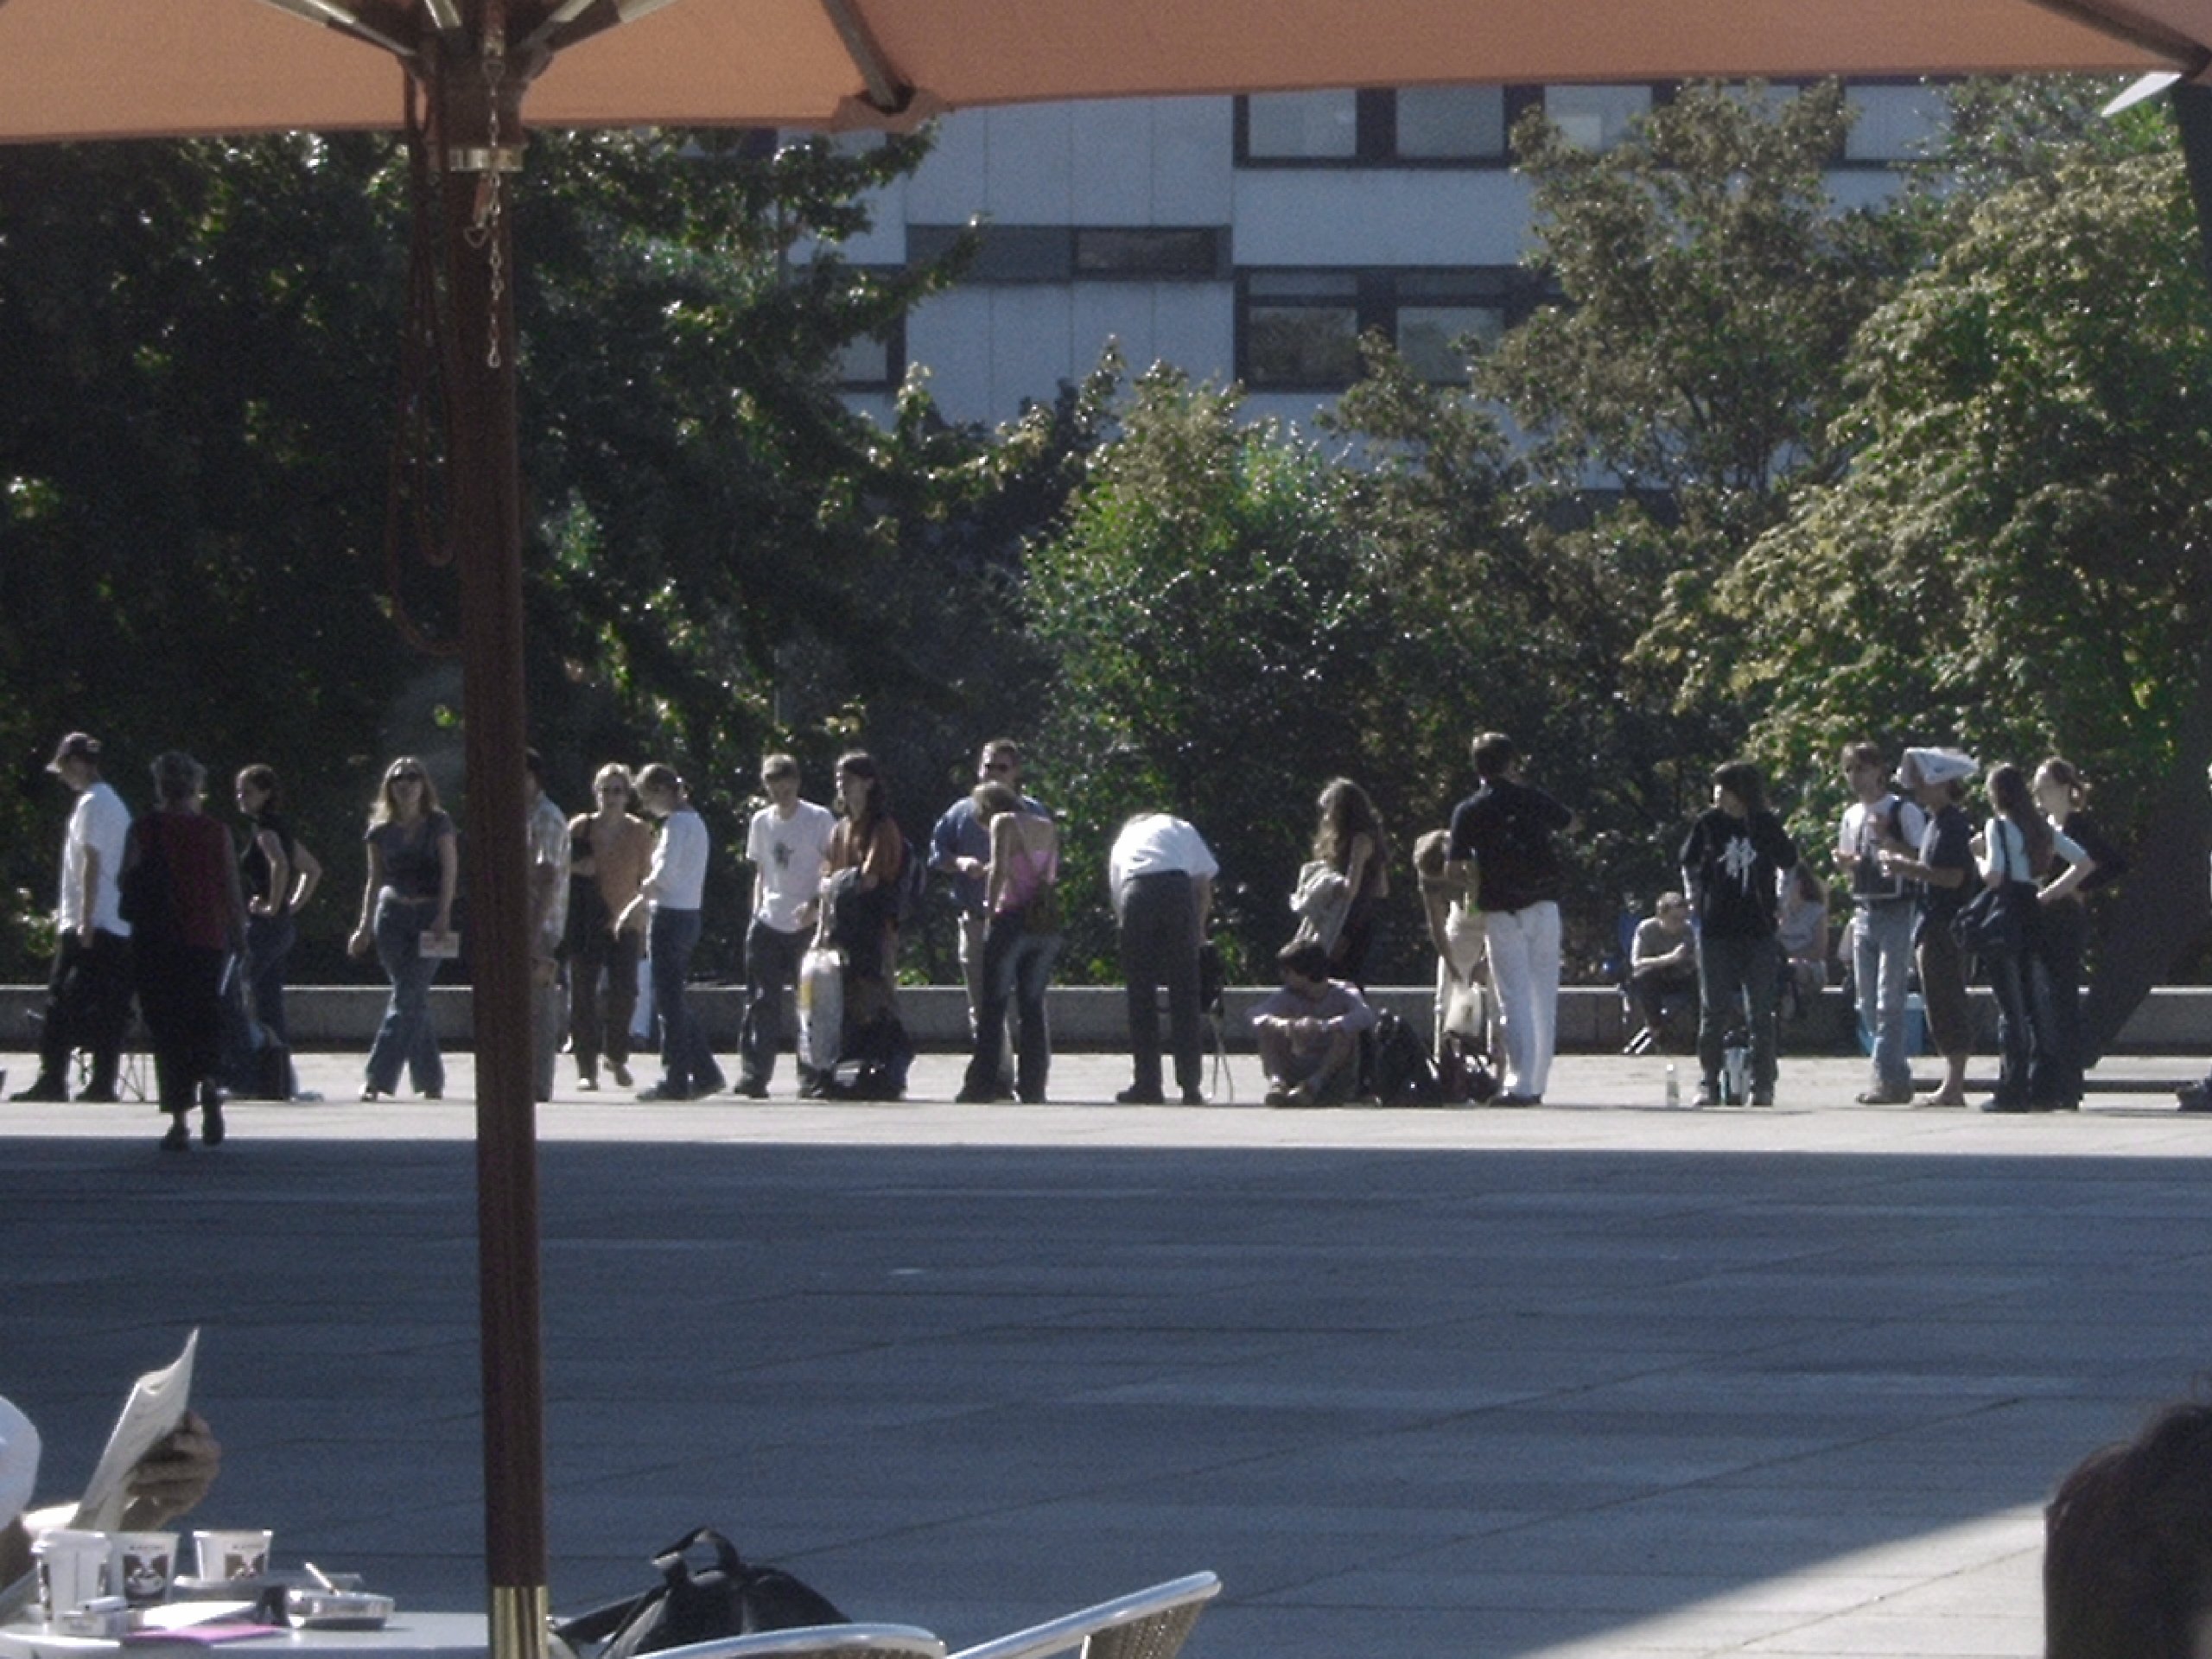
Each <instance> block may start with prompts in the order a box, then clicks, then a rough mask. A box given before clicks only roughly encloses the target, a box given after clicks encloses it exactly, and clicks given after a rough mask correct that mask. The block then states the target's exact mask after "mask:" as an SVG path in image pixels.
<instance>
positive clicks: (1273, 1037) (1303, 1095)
mask: <svg viewBox="0 0 2212 1659" xmlns="http://www.w3.org/2000/svg"><path fill="white" fill-rule="evenodd" d="M1275 965H1276V966H1277V967H1278V968H1280V969H1281V970H1282V988H1281V990H1279V991H1277V992H1275V993H1274V995H1271V996H1269V997H1268V999H1267V1000H1266V1001H1263V1002H1262V1003H1261V1004H1260V1005H1259V1007H1255V1008H1254V1009H1253V1010H1252V1029H1253V1030H1254V1032H1255V1033H1257V1034H1258V1037H1259V1039H1260V1068H1261V1070H1262V1071H1265V1072H1266V1073H1267V1076H1268V1094H1267V1102H1268V1105H1270V1106H1334V1105H1338V1104H1341V1103H1343V1102H1344V1101H1347V1100H1349V1099H1351V1096H1352V1091H1353V1090H1354V1089H1355V1088H1356V1087H1357V1084H1358V1082H1359V1033H1361V1032H1363V1031H1370V1030H1372V1029H1373V1028H1374V1026H1375V1011H1374V1010H1373V1009H1372V1008H1370V1007H1368V1006H1367V1002H1366V999H1364V998H1363V997H1362V996H1361V995H1360V994H1359V993H1358V992H1357V990H1355V989H1353V988H1352V987H1351V986H1350V985H1348V984H1346V983H1345V982H1344V981H1343V980H1340V979H1331V978H1330V977H1329V954H1328V952H1327V951H1325V950H1322V949H1321V947H1320V946H1319V945H1318V944H1313V942H1311V941H1310V940H1309V941H1306V942H1305V943H1303V944H1290V945H1287V946H1285V947H1284V948H1283V950H1282V951H1281V954H1280V955H1279V956H1277V957H1276V958H1275Z"/></svg>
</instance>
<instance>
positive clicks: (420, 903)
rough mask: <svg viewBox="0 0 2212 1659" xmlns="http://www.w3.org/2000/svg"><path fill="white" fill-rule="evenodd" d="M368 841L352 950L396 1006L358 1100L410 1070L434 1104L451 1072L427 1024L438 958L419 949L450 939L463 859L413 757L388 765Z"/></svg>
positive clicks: (372, 1052)
mask: <svg viewBox="0 0 2212 1659" xmlns="http://www.w3.org/2000/svg"><path fill="white" fill-rule="evenodd" d="M362 839H363V841H364V842H365V843H366V845H367V847H368V852H369V879H368V883H367V885H366V886H365V887H364V888H363V889H362V892H361V919H360V923H359V925H358V926H356V927H355V928H354V930H353V939H352V941H351V942H350V944H348V946H347V949H349V950H351V951H352V952H353V954H354V955H355V956H357V957H365V956H367V955H368V954H369V952H370V951H371V950H374V951H375V952H376V954H377V959H378V961H379V962H380V963H383V964H384V971H385V977H386V978H387V979H389V980H390V981H391V1001H390V1002H389V1003H387V1004H386V1005H385V1011H384V1023H383V1024H382V1025H381V1026H379V1027H378V1028H377V1036H376V1041H375V1042H374V1043H373V1044H372V1046H370V1049H369V1065H368V1075H367V1077H366V1080H365V1082H364V1083H363V1084H362V1086H361V1098H362V1099H363V1100H375V1099H377V1098H378V1096H384V1095H391V1094H395V1093H397V1091H398V1089H399V1069H400V1067H401V1066H402V1065H405V1066H406V1068H407V1072H408V1076H409V1077H410V1078H411V1079H412V1081H413V1083H414V1084H415V1088H416V1092H417V1093H419V1094H420V1095H421V1096H423V1099H425V1100H438V1099H441V1098H442V1097H443V1096H444V1094H445V1087H446V1067H445V1059H444V1058H443V1057H442V1055H440V1054H439V1052H438V1033H437V1029H436V1027H435V1026H434V1025H433V1024H432V1022H431V1020H430V982H431V981H432V980H433V979H435V978H436V977H437V972H438V963H439V961H440V957H438V956H433V955H427V954H425V952H424V950H423V946H424V944H426V943H429V942H435V941H444V940H449V939H450V938H452V935H453V897H454V883H455V880H456V879H457V877H458V874H459V872H460V868H461V859H460V854H459V850H458V847H457V843H456V840H455V836H454V826H453V820H452V819H451V818H449V817H447V816H446V815H445V814H444V813H443V812H442V811H441V810H438V791H437V790H436V789H435V787H434V786H433V785H431V783H430V780H429V777H428V776H427V775H426V774H425V773H424V772H423V763H422V762H421V761H420V760H416V759H415V757H414V756H412V755H402V756H401V757H400V758H399V759H398V760H395V761H393V762H392V763H391V765H390V766H387V767H385V774H384V785H383V787H382V788H381V789H380V790H378V793H377V804H376V805H375V807H374V808H373V809H372V811H371V812H370V814H369V829H368V833H367V834H366V835H365V836H363V837H362Z"/></svg>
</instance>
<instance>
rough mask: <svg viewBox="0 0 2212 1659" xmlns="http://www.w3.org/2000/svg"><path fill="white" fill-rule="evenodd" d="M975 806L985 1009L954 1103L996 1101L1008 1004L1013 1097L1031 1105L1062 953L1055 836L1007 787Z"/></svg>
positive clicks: (984, 790)
mask: <svg viewBox="0 0 2212 1659" xmlns="http://www.w3.org/2000/svg"><path fill="white" fill-rule="evenodd" d="M973 798H974V800H975V803H976V818H977V819H978V820H979V821H980V822H981V823H982V825H983V827H984V828H985V829H986V830H988V833H989V835H990V837H991V861H990V865H989V867H988V873H987V874H986V876H985V879H984V888H983V908H984V910H985V911H986V912H988V915H989V917H990V925H989V928H988V931H987V932H986V933H985V934H984V936H983V1003H982V1007H980V1008H978V1009H977V1010H976V1046H975V1052H973V1053H972V1054H971V1055H970V1056H969V1061H968V1077H967V1080H966V1082H965V1083H963V1084H962V1086H961V1090H960V1093H959V1095H958V1096H957V1098H958V1099H959V1100H961V1101H963V1102H966V1103H977V1102H983V1101H990V1100H995V1099H998V1098H999V1097H1000V1096H999V1091H1000V1089H1001V1086H1002V1085H1001V1084H1000V1083H999V1079H998V1067H999V1053H1000V1050H1001V1047H1002V1046H1003V1045H1004V1042H1005V1038H1004V1036H1003V1034H1002V1033H1004V1031H1005V1029H1006V1020H1007V1005H1008V1004H1009V1003H1011V1004H1012V1005H1013V1007H1014V1017H1015V1023H1016V1026H1017V1028H1018V1030H1019V1032H1020V1036H1019V1038H1018V1039H1017V1040H1016V1042H1015V1044H1014V1094H1015V1095H1016V1096H1018V1097H1019V1098H1020V1099H1021V1100H1024V1101H1027V1102H1029V1103H1036V1102H1039V1101H1041V1100H1043V1099H1044V1098H1045V1077H1046V1071H1048V1070H1049V1069H1050V1067H1051V1065H1052V1036H1051V1033H1049V1032H1048V1031H1047V1030H1046V1025H1045V989H1046V986H1047V985H1049V984H1050V983H1051V982H1052V957H1053V956H1054V954H1055V953H1057V952H1058V950H1059V948H1060V906H1059V894H1058V881H1059V879H1060V841H1059V832H1058V830H1057V829H1054V828H1053V825H1052V820H1051V819H1050V818H1047V817H1039V816H1038V815H1037V814H1035V813H1033V812H1024V811H1023V810H1021V798H1020V796H1019V795H1016V794H1015V793H1014V791H1012V790H1011V789H1008V788H1007V786H1006V785H1004V784H996V783H993V784H984V785H982V786H980V787H979V788H978V789H977V790H976V792H975V795H974V797H973Z"/></svg>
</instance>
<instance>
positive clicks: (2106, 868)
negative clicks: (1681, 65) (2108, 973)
mask: <svg viewBox="0 0 2212 1659" xmlns="http://www.w3.org/2000/svg"><path fill="white" fill-rule="evenodd" d="M2035 795H2036V804H2037V806H2038V807H2039V808H2041V809H2042V810H2043V814H2044V817H2047V818H2049V819H2050V823H2051V826H2052V828H2054V829H2056V830H2057V831H2058V833H2059V834H2061V835H2063V836H2065V837H2066V838H2067V839H2068V840H2069V841H2071V842H2074V843H2075V845H2076V846H2078V847H2079V848H2081V849H2082V851H2083V852H2085V853H2087V854H2088V855H2089V861H2090V863H2091V865H2092V866H2093V867H2094V868H2092V869H2091V870H2090V872H2089V874H2088V876H2087V877H2086V878H2084V879H2083V880H2082V883H2081V885H2080V886H2079V887H2075V889H2074V890H2073V891H2072V892H2071V893H2066V894H2064V895H2063V896H2062V897H2060V898H2058V899H2054V900H2052V901H2050V903H2047V904H2045V905H2044V906H2043V907H2042V915H2041V918H2040V919H2041V921H2042V923H2043V926H2042V929H2041V931H2040V932H2039V934H2038V936H2037V941H2036V945H2037V957H2038V959H2039V961H2040V963H2041V965H2042V969H2043V973H2042V976H2041V978H2040V979H2039V981H2038V982H2037V990H2038V992H2039V993H2040V995H2039V997H2038V1000H2039V1001H2044V1003H2045V1005H2046V1006H2045V1007H2044V1008H2043V1009H2042V1010H2041V1011H2040V1013H2041V1017H2042V1018H2043V1019H2044V1021H2045V1023H2046V1024H2047V1027H2048V1028H2049V1029H2050V1031H2051V1033H2053V1036H2054V1038H2055V1039H2056V1043H2055V1052H2056V1054H2057V1055H2058V1056H2059V1057H2060V1058H2059V1059H2058V1062H2057V1070H2058V1071H2060V1073H2061V1075H2059V1076H2058V1077H2056V1078H2055V1079H2054V1082H2055V1083H2056V1086H2057V1090H2058V1094H2057V1098H2056V1099H2055V1100H2054V1101H2052V1102H2050V1104H2053V1105H2056V1106H2059V1107H2062V1108H2067V1109H2075V1108H2078V1107H2079V1106H2080V1105H2081V1103H2082V1069H2083V1068H2084V1067H2085V1066H2086V1065H2088V1058H2089V1057H2088V1055H2087V1054H2085V1053H2084V1052H2082V945H2083V943H2084V941H2085V940H2086V939H2087V938H2088V931H2089V911H2088V905H2086V904H2085V903H2083V902H2082V894H2084V893H2092V892H2094V891H2095V890H2096V889H2097V888H2099V887H2104V886H2107V884H2109V883H2111V882H2113V881H2116V880H2119V879H2120V877H2121V876H2122V875H2123V874H2126V870H2127V860H2126V856H2125V855H2122V854H2121V852H2120V849H2118V848H2116V847H2114V846H2113V844H2112V843H2111V842H2109V841H2107V840H2106V839H2105V837H2104V834H2103V832H2102V831H2101V830H2100V829H2098V828H2097V826H2096V824H2095V823H2094V821H2093V820H2092V819H2091V818H2090V817H2089V815H2088V812H2086V811H2084V810H2082V803H2083V802H2084V801H2086V800H2088V798H2089V785H2088V782H2087V781H2086V780H2085V779H2083V778H2082V774H2081V772H2080V771H2079V770H2078V769H2076V768H2075V766H2074V764H2073V763H2072V762H2071V761H2069V760H2061V759H2060V758H2059V757H2058V756H2056V755H2053V756H2051V757H2050V760H2046V761H2044V763H2043V765H2041V766H2037V768H2036V782H2035Z"/></svg>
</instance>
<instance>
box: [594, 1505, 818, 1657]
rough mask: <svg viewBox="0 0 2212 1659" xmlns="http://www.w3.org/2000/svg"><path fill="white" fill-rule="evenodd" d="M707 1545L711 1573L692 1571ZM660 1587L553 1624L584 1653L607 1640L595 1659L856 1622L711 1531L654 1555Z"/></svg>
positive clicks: (686, 1537) (706, 1569)
mask: <svg viewBox="0 0 2212 1659" xmlns="http://www.w3.org/2000/svg"><path fill="white" fill-rule="evenodd" d="M702 1545H705V1546H709V1547H710V1548H712V1549H713V1550H714V1553H715V1562H714V1565H713V1566H711V1567H704V1568H702V1569H700V1570H698V1571H696V1572H695V1571H693V1569H692V1566H691V1560H690V1554H691V1552H692V1551H693V1550H694V1549H696V1548H699V1547H700V1546H702ZM653 1566H654V1567H657V1568H658V1569H659V1572H660V1575H661V1581H660V1582H659V1583H658V1584H657V1585H655V1586H653V1587H652V1589H650V1590H648V1591H646V1592H645V1593H644V1594H643V1595H639V1596H632V1597H629V1598H627V1599H625V1600H622V1601H614V1602H609V1603H608V1604H607V1605H606V1606H604V1607H595V1608H594V1609H593V1610H592V1611H589V1612H588V1613H579V1614H578V1615H577V1616H576V1617H575V1618H571V1619H569V1620H567V1621H565V1622H563V1623H561V1624H555V1625H554V1626H553V1634H554V1635H556V1636H557V1637H560V1638H561V1639H562V1640H563V1642H565V1643H568V1644H569V1646H570V1647H571V1648H573V1649H578V1650H579V1651H581V1650H582V1649H584V1648H585V1647H587V1646H588V1645H589V1644H590V1643H594V1642H604V1643H606V1645H605V1646H604V1647H601V1649H599V1650H598V1652H597V1654H596V1655H594V1659H630V1656H631V1655H632V1654H640V1653H655V1652H658V1651H659V1650H660V1649H663V1648H680V1647H683V1645H685V1644H686V1643H691V1642H707V1641H711V1640H713V1639H714V1638H715V1637H721V1636H752V1635H753V1634H755V1633H756V1632H758V1631H761V1630H792V1629H795V1628H797V1627H798V1626H799V1625H803V1624H849V1623H850V1622H851V1621H850V1620H849V1619H848V1618H846V1617H845V1616H844V1615H843V1614H842V1613H841V1612H839V1611H837V1610H836V1607H834V1606H832V1605H830V1603H829V1598H828V1597H826V1596H824V1595H823V1594H822V1593H821V1592H819V1591H817V1590H816V1589H814V1588H813V1587H811V1586H809V1585H806V1584H804V1583H802V1582H801V1581H800V1580H798V1579H795V1578H793V1577H792V1576H791V1574H790V1573H786V1572H785V1571H784V1569H783V1568H781V1567H751V1566H747V1564H746V1562H745V1560H744V1559H743V1558H742V1557H741V1556H740V1555H739V1554H738V1553H737V1546H736V1545H734V1544H733V1543H731V1542H730V1541H729V1540H728V1539H727V1538H725V1537H723V1536H722V1535H721V1534H720V1533H719V1532H716V1531H715V1529H713V1528H711V1527H700V1528H698V1529H695V1530H694V1531H691V1532H688V1533H686V1534H685V1535H683V1537H681V1538H679V1539H677V1541H675V1542H674V1543H672V1544H671V1545H670V1546H669V1547H668V1548H665V1549H664V1550H661V1551H659V1552H658V1553H657V1554H655V1555H654V1556H653Z"/></svg>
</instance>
